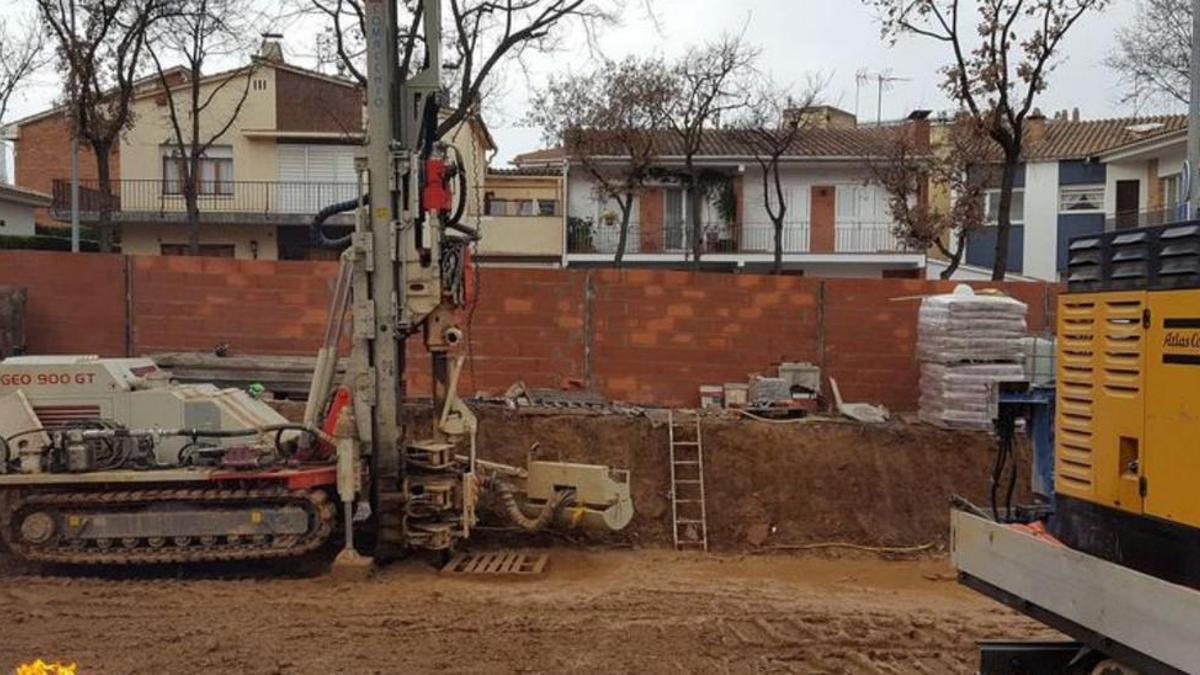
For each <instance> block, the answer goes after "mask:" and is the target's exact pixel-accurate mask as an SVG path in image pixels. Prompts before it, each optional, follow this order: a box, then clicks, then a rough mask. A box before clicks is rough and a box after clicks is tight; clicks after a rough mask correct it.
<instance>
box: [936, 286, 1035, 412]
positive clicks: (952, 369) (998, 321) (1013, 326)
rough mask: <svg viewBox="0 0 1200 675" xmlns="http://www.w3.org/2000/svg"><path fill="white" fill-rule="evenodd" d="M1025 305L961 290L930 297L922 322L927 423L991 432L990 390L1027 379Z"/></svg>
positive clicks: (962, 287)
mask: <svg viewBox="0 0 1200 675" xmlns="http://www.w3.org/2000/svg"><path fill="white" fill-rule="evenodd" d="M1027 310H1028V308H1027V307H1026V306H1025V303H1023V302H1020V301H1018V300H1014V299H1013V298H1010V297H1007V296H1002V295H976V294H975V293H974V291H972V290H971V288H970V287H969V286H965V285H960V286H959V287H958V288H956V289H955V290H954V293H951V294H949V295H937V296H932V297H929V298H925V299H924V300H923V301H922V302H921V311H920V315H919V317H918V321H917V358H918V360H920V362H921V400H920V409H921V410H920V415H921V419H922V420H924V421H926V422H929V423H930V424H936V425H938V426H942V427H953V428H958V429H989V428H991V424H992V420H991V406H990V404H989V395H990V389H991V387H992V386H993V385H994V384H995V383H996V382H1002V381H1021V380H1024V379H1025V367H1024V365H1023V364H1024V354H1023V351H1022V338H1024V337H1025V336H1026V334H1027V332H1026V324H1025V315H1026V312H1027Z"/></svg>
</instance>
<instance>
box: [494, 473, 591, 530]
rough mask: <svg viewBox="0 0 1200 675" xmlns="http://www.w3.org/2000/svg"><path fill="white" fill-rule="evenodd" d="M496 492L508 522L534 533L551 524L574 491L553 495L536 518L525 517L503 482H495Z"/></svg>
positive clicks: (511, 490) (558, 492) (572, 497)
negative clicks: (510, 521)
mask: <svg viewBox="0 0 1200 675" xmlns="http://www.w3.org/2000/svg"><path fill="white" fill-rule="evenodd" d="M496 483H497V487H496V490H497V492H498V493H499V495H500V502H501V503H502V504H504V511H505V512H506V513H507V514H508V517H509V519H510V520H512V521H513V522H514V523H516V524H517V526H518V527H520V528H521V529H522V530H527V531H529V532H536V531H538V530H540V529H542V528H544V527H546V526H547V525H549V524H550V523H551V521H553V520H554V516H555V515H556V514H557V513H558V510H559V509H561V508H562V507H563V505H565V504H566V503H567V500H569V499H574V497H575V491H574V490H559V491H557V492H555V493H554V496H553V497H551V498H550V501H548V502H546V505H545V506H544V507H542V512H541V513H539V514H538V516H537V517H536V518H530V517H529V516H527V515H525V512H523V511H522V510H521V507H520V506H519V505H518V504H517V497H516V494H515V492H514V490H513V488H512V487H511V486H509V485H508V484H507V483H505V482H504V481H497V482H496Z"/></svg>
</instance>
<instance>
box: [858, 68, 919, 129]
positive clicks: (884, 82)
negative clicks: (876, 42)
mask: <svg viewBox="0 0 1200 675" xmlns="http://www.w3.org/2000/svg"><path fill="white" fill-rule="evenodd" d="M911 79H912V78H909V77H899V76H897V75H893V74H892V70H891V69H890V68H888V69H886V70H881V71H879V72H876V73H872V72H870V71H869V70H867V69H866V68H860V69H859V71H858V72H857V73H855V74H854V83H855V86H854V116H855V117H858V100H859V91H860V90H861V89H862V87H863V85H865V84H868V83H870V82H871V80H874V81H875V86H876V97H877V100H876V107H875V124H877V125H878V124H883V92H884V90H888V91H890V90H891V89H892V85H893V84H895V83H896V82H909V81H910V80H911Z"/></svg>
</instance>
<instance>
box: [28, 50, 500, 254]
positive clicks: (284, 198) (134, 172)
mask: <svg viewBox="0 0 1200 675" xmlns="http://www.w3.org/2000/svg"><path fill="white" fill-rule="evenodd" d="M188 90H189V87H188V86H186V82H185V81H184V80H183V79H182V78H179V79H175V80H174V81H173V86H172V88H171V92H170V93H169V94H168V93H167V92H164V91H163V89H162V87H161V86H160V85H159V84H158V81H157V78H155V79H154V80H150V81H146V82H145V83H143V85H142V86H141V87H140V90H139V92H138V94H137V95H136V97H135V100H134V103H133V119H134V123H133V124H132V126H131V128H130V129H129V130H128V131H127V132H126V133H125V134H124V135H123V137H122V140H121V143H120V146H119V148H118V149H117V150H116V152H114V154H113V158H112V164H111V167H112V175H113V180H114V183H113V198H112V201H111V202H110V203H109V205H110V212H111V220H112V222H113V223H115V224H116V225H117V227H118V236H119V241H120V245H121V250H122V251H123V252H124V253H129V254H135V255H182V254H186V253H188V250H189V249H188V245H187V242H188V228H187V225H186V222H187V216H186V204H185V199H184V194H183V182H182V180H181V176H182V169H181V166H180V163H181V158H180V153H179V150H180V148H179V146H178V144H177V143H176V136H175V133H174V129H173V125H172V122H171V116H170V106H169V105H168V100H167V98H166V97H167V96H168V95H170V96H173V97H175V99H176V101H177V108H178V114H179V116H180V117H181V118H182V119H183V122H182V124H185V125H186V124H188V122H187V121H186V118H187V116H188V115H189V107H188V105H187V103H186V102H185V101H184V99H185V98H186V96H187V95H188ZM200 91H201V98H202V99H203V100H208V99H210V98H211V103H209V104H208V106H207V107H206V108H205V110H204V112H203V113H202V114H201V115H200V120H199V124H200V126H201V128H200V138H201V140H202V142H204V141H207V140H209V139H210V138H213V137H214V136H216V138H215V140H214V141H213V143H212V145H211V146H210V147H209V148H208V149H207V150H206V151H205V154H204V156H203V158H202V159H201V160H200V166H199V195H198V202H199V210H200V248H201V251H200V252H201V254H202V255H208V256H222V257H236V258H243V259H253V258H258V259H265V260H274V259H291V260H302V259H314V258H318V259H319V258H332V257H335V256H336V255H337V252H336V251H326V250H322V249H318V248H314V247H313V246H312V244H311V237H310V235H309V226H310V224H311V222H312V219H313V216H314V214H315V213H316V212H317V211H318V210H320V209H321V208H322V207H324V206H327V205H329V204H332V203H335V202H340V201H346V200H349V199H353V198H355V197H356V196H357V195H358V192H359V188H358V169H357V166H356V157H357V156H358V155H359V154H361V153H360V149H361V145H362V142H363V139H364V123H365V119H364V114H365V113H364V106H363V99H362V90H361V88H360V87H358V86H357V85H356V84H355V83H352V82H349V81H346V80H343V79H341V78H336V77H331V76H328V75H324V74H321V73H318V72H315V71H311V70H307V69H304V68H300V67H297V66H294V65H291V64H288V63H286V62H285V61H284V60H283V59H282V52H281V51H280V50H279V49H278V47H277V45H270V44H264V50H263V52H262V55H261V56H260V57H258V58H255V59H254V60H253V61H252V62H251V63H250V64H248V65H247V66H244V67H241V68H238V69H235V70H233V71H228V72H225V73H219V74H215V75H212V76H207V77H205V78H204V80H202V82H201V88H200ZM229 120H232V123H229ZM227 124H228V127H227V128H226V125H227ZM184 132H185V134H187V133H188V129H187V128H186V127H185V130H184ZM6 135H7V137H8V138H10V139H11V140H13V142H14V144H15V147H16V153H15V155H16V161H15V167H16V176H17V179H18V180H19V181H27V182H28V183H29V184H30V185H32V186H34V187H36V188H40V189H44V190H47V191H48V192H50V193H51V194H52V195H53V203H52V205H51V207H50V208H49V209H48V210H47V211H45V212H42V213H40V214H39V220H44V221H46V224H51V223H55V222H57V223H58V224H62V223H64V222H67V221H69V219H70V212H71V201H70V169H69V166H70V164H69V161H70V152H69V149H68V148H69V133H67V127H66V125H65V120H64V118H63V114H62V111H61V110H50V111H47V112H45V113H42V114H40V115H35V116H33V117H30V118H27V119H25V120H20V121H18V122H15V123H14V124H12V125H10V126H9V128H8V131H7V134H6ZM449 142H451V143H453V144H454V145H455V146H456V147H457V148H458V149H459V150H460V154H461V156H462V158H463V161H464V164H465V165H466V173H467V176H468V189H469V190H474V191H478V190H479V189H481V187H482V185H481V184H482V179H478V180H473V179H472V178H471V177H474V176H483V175H484V173H485V170H486V156H487V152H488V151H489V150H491V149H494V147H495V145H494V142H493V141H492V139H491V137H490V135H488V133H487V131H486V129H485V128H483V127H482V125H481V124H478V123H468V124H463V125H459V126H458V127H457V128H456V129H454V130H453V132H452V133H451V135H450V139H449ZM80 166H81V170H80V186H81V190H80V194H81V199H80V213H81V221H82V222H83V223H84V224H92V223H95V222H96V221H97V219H98V217H99V214H100V211H101V209H102V201H103V197H102V195H101V193H100V191H99V190H98V189H97V188H98V183H97V181H96V163H95V158H94V157H92V156H91V154H90V153H88V152H87V151H86V150H84V152H82V153H81V162H80ZM472 201H478V200H470V199H468V205H467V212H468V213H469V214H473V213H475V210H476V208H477V207H474V206H472V205H471V202H472ZM327 223H328V228H329V230H330V233H331V234H340V233H344V232H348V231H349V228H351V227H352V226H353V216H352V215H351V214H340V215H337V216H334V217H333V218H331V219H330V220H329V221H327Z"/></svg>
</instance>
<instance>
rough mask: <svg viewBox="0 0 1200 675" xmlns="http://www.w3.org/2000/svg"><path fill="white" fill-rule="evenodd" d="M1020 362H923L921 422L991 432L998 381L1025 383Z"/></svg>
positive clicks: (1023, 371)
mask: <svg viewBox="0 0 1200 675" xmlns="http://www.w3.org/2000/svg"><path fill="white" fill-rule="evenodd" d="M1024 379H1025V366H1024V365H1023V364H1020V363H955V364H944V363H922V364H921V400H920V407H921V412H920V416H921V420H922V421H925V422H928V423H930V424H935V425H937V426H941V427H954V428H961V429H989V428H991V426H992V411H991V404H990V401H989V396H990V390H991V387H992V386H993V385H994V384H995V383H996V382H1021V381H1023V380H1024Z"/></svg>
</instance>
